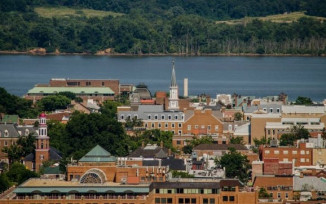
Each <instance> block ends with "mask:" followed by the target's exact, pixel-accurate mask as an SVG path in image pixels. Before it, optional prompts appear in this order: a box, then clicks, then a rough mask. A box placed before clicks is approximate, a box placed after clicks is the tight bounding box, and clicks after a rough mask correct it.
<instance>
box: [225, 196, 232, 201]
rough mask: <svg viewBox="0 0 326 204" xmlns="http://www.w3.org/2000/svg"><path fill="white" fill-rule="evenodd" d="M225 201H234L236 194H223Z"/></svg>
mask: <svg viewBox="0 0 326 204" xmlns="http://www.w3.org/2000/svg"><path fill="white" fill-rule="evenodd" d="M223 201H231V202H233V201H234V196H223Z"/></svg>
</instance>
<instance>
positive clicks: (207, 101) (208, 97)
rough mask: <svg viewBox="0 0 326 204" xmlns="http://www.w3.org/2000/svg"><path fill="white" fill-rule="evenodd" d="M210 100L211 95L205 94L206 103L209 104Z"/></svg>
mask: <svg viewBox="0 0 326 204" xmlns="http://www.w3.org/2000/svg"><path fill="white" fill-rule="evenodd" d="M210 102H211V97H210V96H206V104H207V105H209V103H210Z"/></svg>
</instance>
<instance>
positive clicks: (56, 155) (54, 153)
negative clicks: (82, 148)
mask: <svg viewBox="0 0 326 204" xmlns="http://www.w3.org/2000/svg"><path fill="white" fill-rule="evenodd" d="M60 159H62V153H61V152H60V151H59V150H57V149H55V148H53V147H50V160H51V161H59V160H60ZM34 160H35V152H32V153H30V154H28V155H27V156H26V157H25V158H24V161H34Z"/></svg>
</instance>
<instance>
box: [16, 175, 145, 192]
mask: <svg viewBox="0 0 326 204" xmlns="http://www.w3.org/2000/svg"><path fill="white" fill-rule="evenodd" d="M149 186H150V184H137V185H128V184H121V183H114V182H105V183H102V184H91V183H79V182H78V181H63V180H58V179H38V178H36V179H35V178H33V179H29V180H27V181H26V182H25V183H23V184H22V185H20V186H18V187H17V188H16V189H15V190H14V193H35V192H38V193H54V192H56V193H69V192H74V193H88V192H97V193H107V192H114V193H128V192H130V193H148V192H149Z"/></svg>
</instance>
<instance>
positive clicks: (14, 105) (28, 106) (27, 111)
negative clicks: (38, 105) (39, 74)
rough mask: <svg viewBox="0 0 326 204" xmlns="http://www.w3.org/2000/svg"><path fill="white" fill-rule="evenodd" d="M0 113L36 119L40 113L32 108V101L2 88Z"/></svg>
mask: <svg viewBox="0 0 326 204" xmlns="http://www.w3.org/2000/svg"><path fill="white" fill-rule="evenodd" d="M0 112H2V113H6V114H17V115H19V117H22V118H25V117H30V118H32V117H36V116H37V113H38V111H37V110H36V109H34V108H32V101H30V100H26V99H22V98H19V97H17V96H15V95H11V94H9V93H8V92H7V91H6V90H5V89H4V88H1V87H0Z"/></svg>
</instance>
